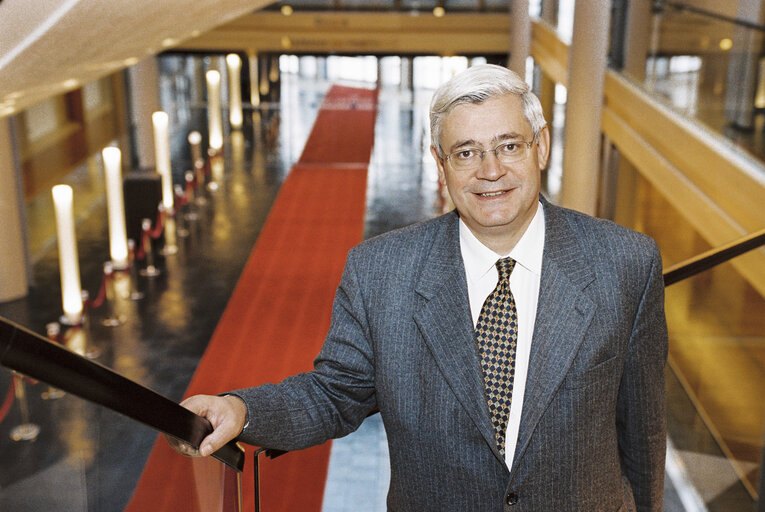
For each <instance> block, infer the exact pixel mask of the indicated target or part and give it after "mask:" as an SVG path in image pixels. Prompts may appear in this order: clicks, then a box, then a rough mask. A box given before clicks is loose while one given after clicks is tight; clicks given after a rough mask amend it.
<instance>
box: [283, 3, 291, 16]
mask: <svg viewBox="0 0 765 512" xmlns="http://www.w3.org/2000/svg"><path fill="white" fill-rule="evenodd" d="M282 14H284V15H285V16H290V15H292V6H291V5H282Z"/></svg>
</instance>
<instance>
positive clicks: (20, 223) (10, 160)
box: [0, 118, 29, 302]
mask: <svg viewBox="0 0 765 512" xmlns="http://www.w3.org/2000/svg"><path fill="white" fill-rule="evenodd" d="M11 123H12V120H11V119H10V118H0V219H2V223H3V227H2V229H0V247H2V250H0V302H6V301H10V300H14V299H18V298H21V297H24V296H25V295H26V294H27V292H28V287H27V286H28V281H29V277H28V275H29V274H28V258H27V249H26V240H25V228H24V211H23V207H24V203H23V200H22V197H23V195H22V192H21V174H20V172H19V166H18V163H17V159H16V147H15V144H14V137H13V126H12V125H11Z"/></svg>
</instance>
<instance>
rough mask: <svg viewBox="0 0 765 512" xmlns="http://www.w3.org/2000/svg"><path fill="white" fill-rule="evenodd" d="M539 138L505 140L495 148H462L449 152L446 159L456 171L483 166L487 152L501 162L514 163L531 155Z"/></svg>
mask: <svg viewBox="0 0 765 512" xmlns="http://www.w3.org/2000/svg"><path fill="white" fill-rule="evenodd" d="M536 140H537V138H536V137H534V138H533V139H531V140H530V141H529V142H526V141H525V140H520V141H515V140H514V141H505V142H502V143H500V144H499V145H497V146H496V147H495V148H494V149H485V150H483V149H479V148H462V149H458V150H457V151H454V152H452V153H449V154H448V155H446V156H445V157H444V161H447V160H449V161H450V162H451V163H452V167H454V169H455V170H456V171H474V170H476V169H478V168H479V167H480V166H481V162H483V158H484V157H485V156H486V153H494V156H495V157H497V161H499V163H500V164H505V165H509V164H513V163H515V162H520V161H521V160H524V159H525V158H526V157H527V156H529V150H530V149H531V145H532V144H534V142H535V141H536Z"/></svg>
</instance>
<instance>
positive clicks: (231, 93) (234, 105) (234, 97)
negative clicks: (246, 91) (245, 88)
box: [226, 53, 242, 130]
mask: <svg viewBox="0 0 765 512" xmlns="http://www.w3.org/2000/svg"><path fill="white" fill-rule="evenodd" d="M226 67H228V108H229V112H228V114H229V115H228V117H229V121H230V122H231V126H232V127H233V128H234V129H236V130H238V129H239V128H241V127H242V86H241V73H242V59H241V58H240V57H239V55H237V54H235V53H229V54H228V55H226Z"/></svg>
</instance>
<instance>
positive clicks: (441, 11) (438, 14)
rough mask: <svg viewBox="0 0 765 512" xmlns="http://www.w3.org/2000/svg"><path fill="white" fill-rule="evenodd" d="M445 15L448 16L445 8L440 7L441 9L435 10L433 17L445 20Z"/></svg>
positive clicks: (435, 8)
mask: <svg viewBox="0 0 765 512" xmlns="http://www.w3.org/2000/svg"><path fill="white" fill-rule="evenodd" d="M444 14H446V11H445V10H444V8H443V7H441V6H439V7H434V8H433V16H435V17H436V18H443V17H444Z"/></svg>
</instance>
